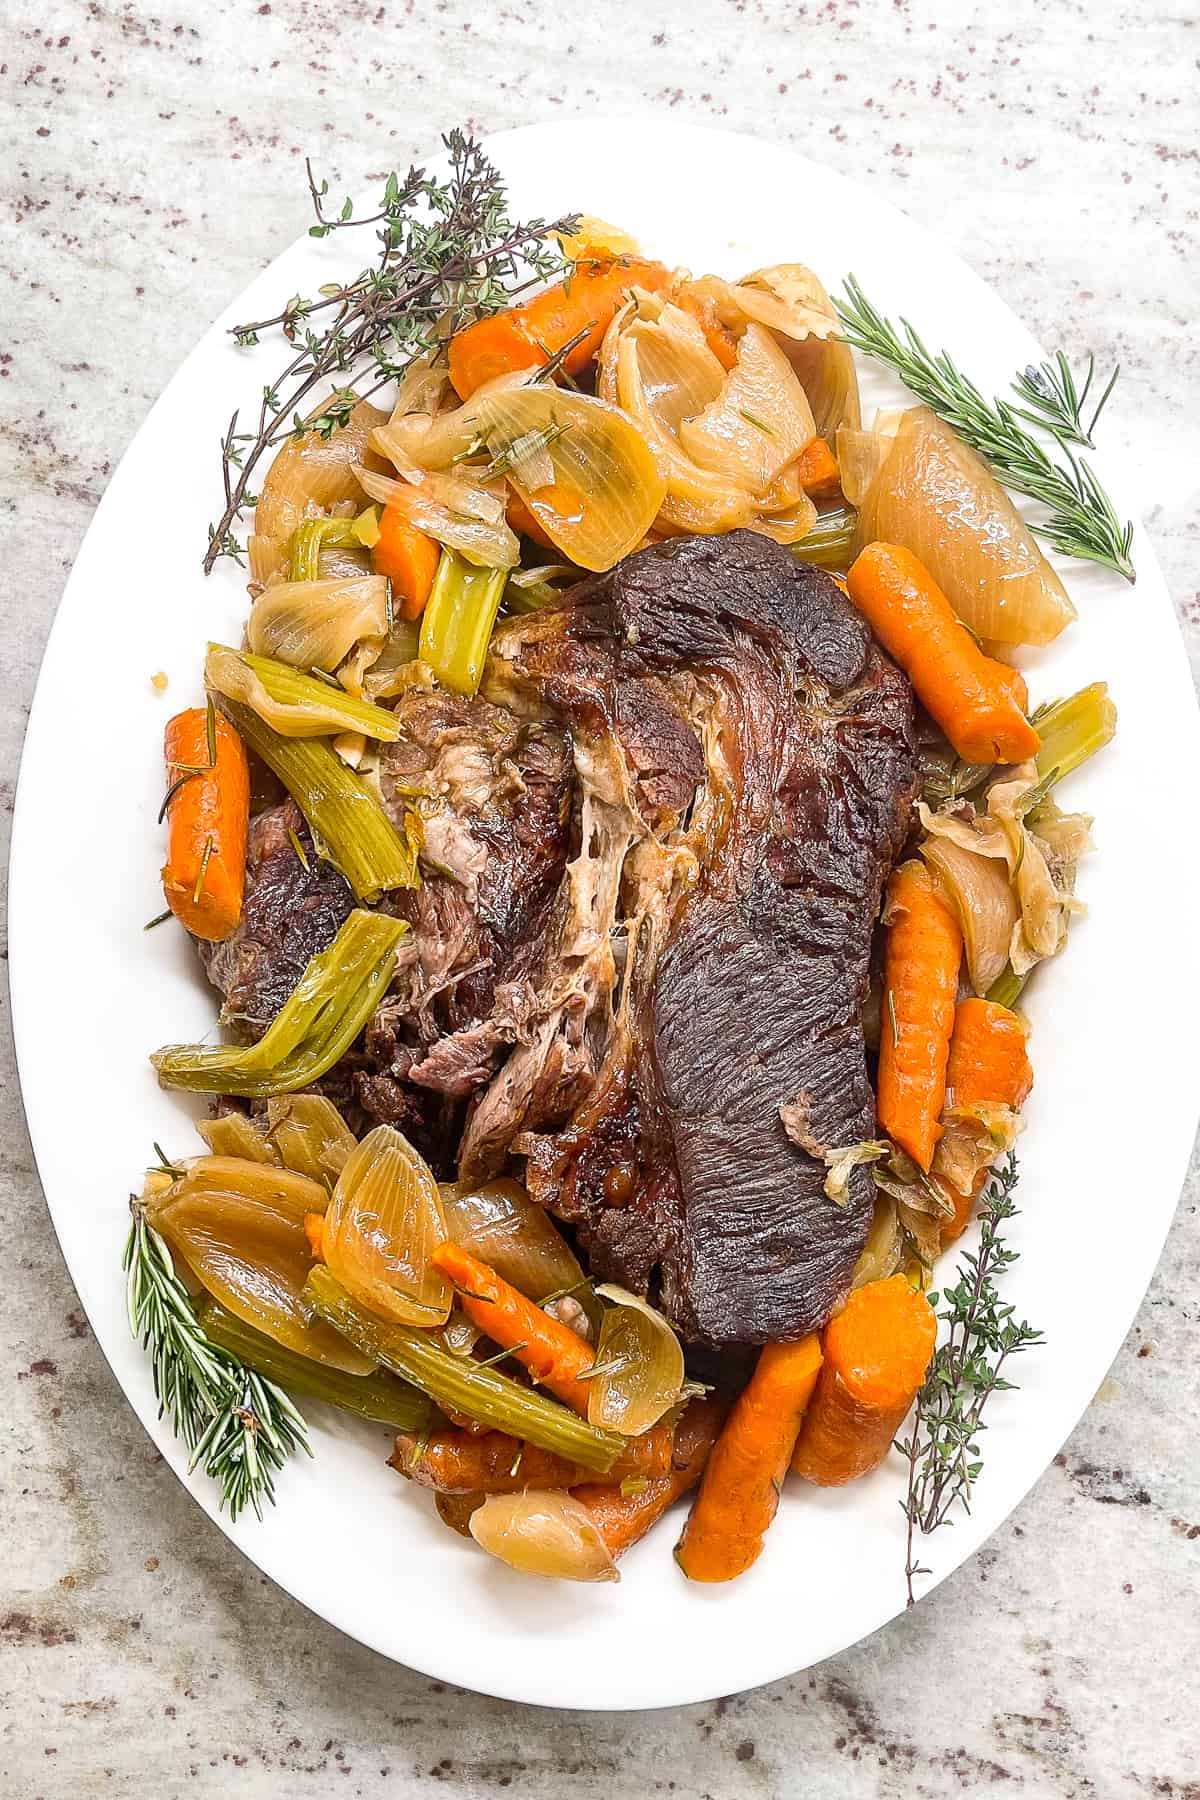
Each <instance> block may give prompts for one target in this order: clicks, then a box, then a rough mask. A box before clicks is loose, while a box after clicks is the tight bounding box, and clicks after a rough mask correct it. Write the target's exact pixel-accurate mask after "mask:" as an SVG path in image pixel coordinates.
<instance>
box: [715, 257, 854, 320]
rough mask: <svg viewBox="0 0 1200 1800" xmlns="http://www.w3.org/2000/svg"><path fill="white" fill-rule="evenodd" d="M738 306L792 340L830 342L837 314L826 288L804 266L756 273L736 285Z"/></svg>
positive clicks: (787, 265)
mask: <svg viewBox="0 0 1200 1800" xmlns="http://www.w3.org/2000/svg"><path fill="white" fill-rule="evenodd" d="M733 295H734V298H735V304H736V305H737V306H739V307H740V308H741V309H742V311H743V312H744V313H745V314H746V316H747V317H748V318H751V319H757V321H758V323H759V324H760V325H766V326H768V327H769V329H770V330H772V331H780V332H783V333H784V335H785V336H787V337H791V338H806V337H817V338H827V337H828V336H829V335H830V333H831V332H833V331H836V330H837V314H836V312H835V311H834V309H833V302H832V301H831V300H830V298H829V295H828V294H827V293H826V291H825V288H824V285H823V284H822V282H821V281H820V280H819V279H818V277H817V276H816V275H814V274H813V272H812V270H811V269H809V268H806V267H805V265H804V264H803V263H775V264H774V265H773V266H772V267H771V268H769V269H754V270H752V271H751V273H750V274H749V275H743V276H742V279H741V280H740V281H738V282H735V283H734V286H733Z"/></svg>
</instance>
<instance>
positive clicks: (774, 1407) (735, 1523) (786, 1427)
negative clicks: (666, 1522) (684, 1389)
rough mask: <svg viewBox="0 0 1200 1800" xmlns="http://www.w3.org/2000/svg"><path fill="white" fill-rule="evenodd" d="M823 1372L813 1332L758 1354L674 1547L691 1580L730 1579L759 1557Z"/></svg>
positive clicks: (677, 1559)
mask: <svg viewBox="0 0 1200 1800" xmlns="http://www.w3.org/2000/svg"><path fill="white" fill-rule="evenodd" d="M820 1370H821V1346H820V1343H819V1341H818V1339H817V1335H816V1333H815V1332H810V1333H809V1335H808V1336H807V1337H805V1338H801V1339H800V1342H799V1343H797V1344H767V1345H766V1346H765V1347H764V1349H763V1350H762V1351H761V1352H760V1354H759V1358H758V1361H757V1363H756V1364H755V1366H754V1373H753V1375H752V1376H751V1377H750V1381H749V1383H748V1385H747V1386H746V1387H745V1388H743V1390H742V1392H741V1393H740V1394H739V1395H738V1397H737V1399H736V1400H735V1401H734V1403H733V1411H732V1412H731V1413H730V1415H729V1418H728V1420H727V1422H726V1425H725V1429H724V1430H723V1431H722V1433H721V1435H720V1437H719V1438H718V1439H717V1442H716V1444H715V1446H714V1448H713V1452H712V1455H711V1456H710V1457H709V1459H708V1463H707V1466H706V1467H705V1470H704V1480H703V1483H702V1484H701V1488H700V1492H699V1494H698V1495H697V1497H696V1503H695V1505H694V1506H693V1507H692V1511H691V1516H690V1517H689V1519H688V1522H687V1524H686V1525H685V1527H684V1531H683V1536H682V1537H681V1538H680V1540H679V1545H678V1547H677V1549H676V1551H675V1560H676V1562H677V1563H678V1564H679V1566H680V1568H681V1569H682V1570H683V1572H684V1574H685V1575H686V1576H687V1577H688V1579H689V1580H690V1581H731V1580H732V1579H733V1577H734V1576H735V1575H741V1574H744V1573H745V1571H746V1570H747V1569H748V1568H749V1567H750V1566H751V1564H752V1563H754V1562H756V1561H757V1560H758V1557H759V1555H760V1554H761V1552H762V1547H763V1538H764V1536H765V1535H766V1530H767V1527H768V1526H769V1525H770V1523H771V1520H772V1519H773V1518H774V1517H775V1512H776V1508H777V1507H778V1505H779V1492H780V1489H781V1488H782V1486H783V1478H784V1476H785V1474H786V1473H787V1466H788V1463H789V1462H790V1460H791V1456H792V1451H793V1450H794V1449H795V1447H796V1435H797V1433H798V1432H799V1430H800V1421H801V1420H802V1419H803V1417H804V1409H805V1407H806V1406H807V1405H808V1402H809V1399H810V1397H811V1395H812V1391H813V1388H814V1387H815V1385H816V1380H817V1376H818V1375H819V1373H820Z"/></svg>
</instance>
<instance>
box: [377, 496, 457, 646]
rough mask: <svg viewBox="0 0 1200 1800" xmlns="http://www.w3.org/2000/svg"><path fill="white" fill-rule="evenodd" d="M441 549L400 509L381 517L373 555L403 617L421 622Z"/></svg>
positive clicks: (389, 509)
mask: <svg viewBox="0 0 1200 1800" xmlns="http://www.w3.org/2000/svg"><path fill="white" fill-rule="evenodd" d="M441 554H442V547H441V545H440V544H438V543H436V542H435V541H434V539H433V538H431V537H426V535H425V533H424V532H423V531H418V530H417V528H416V526H415V525H412V524H410V523H409V521H408V519H407V518H406V517H405V515H404V513H403V512H402V511H401V509H400V508H399V507H398V506H385V507H384V509H383V511H382V513H380V515H379V539H378V542H377V543H376V545H375V548H374V549H373V551H372V552H371V555H372V558H373V560H374V563H375V573H376V574H377V575H386V576H387V578H388V580H389V581H390V582H391V584H392V592H393V593H395V594H398V595H399V597H400V616H401V618H403V619H419V618H420V616H421V614H422V613H423V612H424V611H425V602H426V601H427V600H428V598H429V590H430V589H431V588H432V586H433V578H434V576H435V575H436V574H437V566H438V562H439V560H440V558H441Z"/></svg>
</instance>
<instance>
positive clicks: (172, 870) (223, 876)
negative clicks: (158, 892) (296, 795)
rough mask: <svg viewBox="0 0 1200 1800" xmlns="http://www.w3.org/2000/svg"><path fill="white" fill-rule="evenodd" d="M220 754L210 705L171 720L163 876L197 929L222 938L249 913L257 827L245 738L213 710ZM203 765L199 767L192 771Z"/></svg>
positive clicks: (186, 920)
mask: <svg viewBox="0 0 1200 1800" xmlns="http://www.w3.org/2000/svg"><path fill="white" fill-rule="evenodd" d="M213 717H214V719H215V722H216V732H215V746H216V757H215V759H214V758H213V757H212V756H211V753H210V751H211V747H210V744H209V729H208V721H209V711H208V708H207V707H203V706H197V707H193V708H192V709H191V710H190V711H188V712H181V713H177V714H176V716H175V717H174V718H173V719H172V720H170V722H169V723H168V725H167V729H166V732H165V734H164V738H163V753H164V755H165V757H166V763H167V782H168V789H169V791H170V790H173V792H172V793H171V798H170V800H169V802H168V804H167V821H168V838H167V860H166V862H165V863H164V864H163V871H162V884H163V893H164V894H165V895H166V899H167V905H168V906H169V907H170V909H171V911H172V912H173V913H174V914H175V917H176V918H177V919H178V920H179V922H180V924H182V925H186V926H187V929H188V930H189V931H190V932H191V933H192V936H193V937H198V938H204V939H206V940H207V941H208V942H209V943H213V944H215V943H220V942H221V940H222V939H224V938H227V937H229V936H230V935H231V933H232V932H233V930H234V928H235V926H236V925H237V923H238V921H239V919H240V918H241V916H242V897H243V894H244V893H245V887H246V838H247V835H248V833H249V829H250V770H249V766H248V764H247V762H246V750H245V746H244V745H243V743H242V740H241V738H240V737H239V736H238V734H237V732H236V731H235V730H234V728H233V726H232V725H231V724H230V723H229V720H228V719H227V718H226V717H225V715H224V714H223V713H220V712H214V714H213ZM193 770H198V771H199V773H195V774H193V773H191V771H193Z"/></svg>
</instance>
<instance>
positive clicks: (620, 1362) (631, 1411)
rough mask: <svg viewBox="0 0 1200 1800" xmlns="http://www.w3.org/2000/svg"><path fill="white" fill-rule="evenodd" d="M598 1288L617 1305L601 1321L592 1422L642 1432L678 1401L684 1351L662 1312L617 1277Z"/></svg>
mask: <svg viewBox="0 0 1200 1800" xmlns="http://www.w3.org/2000/svg"><path fill="white" fill-rule="evenodd" d="M596 1292H597V1293H598V1294H599V1295H601V1297H602V1298H603V1299H605V1300H610V1301H612V1305H611V1306H610V1307H609V1308H608V1310H607V1311H606V1312H605V1314H604V1317H603V1319H602V1320H601V1321H600V1340H599V1343H598V1344H597V1346H596V1364H595V1366H596V1368H597V1370H598V1371H599V1372H598V1373H597V1374H596V1375H594V1376H592V1377H591V1379H590V1380H589V1382H588V1420H589V1423H591V1424H592V1425H599V1426H602V1427H606V1428H607V1429H608V1430H609V1431H619V1432H620V1433H621V1434H622V1436H623V1437H637V1436H639V1434H640V1433H641V1432H643V1431H649V1429H650V1427H651V1426H652V1425H657V1424H658V1421H659V1420H660V1419H661V1418H662V1416H663V1414H664V1413H666V1412H669V1411H670V1409H671V1408H672V1407H673V1406H675V1405H676V1404H677V1403H678V1400H679V1396H680V1393H681V1391H682V1388H683V1351H682V1349H681V1348H680V1345H679V1339H678V1338H677V1337H676V1336H675V1333H674V1332H673V1331H672V1330H671V1327H670V1326H669V1325H668V1324H667V1321H666V1320H665V1319H664V1318H663V1316H662V1314H661V1313H659V1312H655V1310H654V1308H653V1307H652V1306H649V1305H647V1303H646V1301H644V1300H639V1299H638V1297H637V1295H636V1294H631V1293H629V1292H628V1290H627V1289H625V1288H622V1287H617V1286H615V1285H614V1284H612V1283H609V1284H606V1285H605V1286H603V1287H599V1288H597V1290H596Z"/></svg>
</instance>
